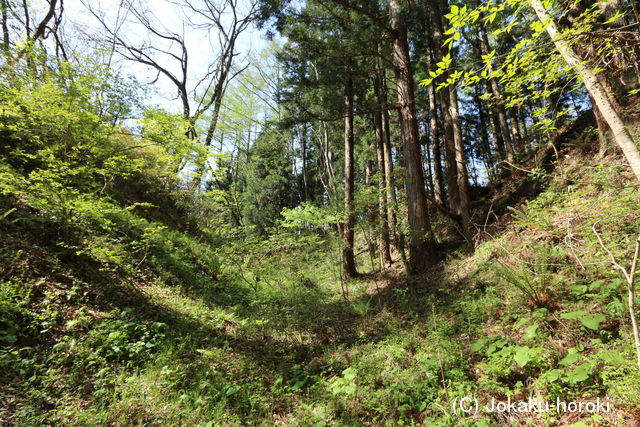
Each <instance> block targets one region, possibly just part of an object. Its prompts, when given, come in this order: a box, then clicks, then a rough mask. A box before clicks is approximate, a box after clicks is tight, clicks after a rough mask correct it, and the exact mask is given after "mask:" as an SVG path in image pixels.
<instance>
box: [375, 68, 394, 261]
mask: <svg viewBox="0 0 640 427" xmlns="http://www.w3.org/2000/svg"><path fill="white" fill-rule="evenodd" d="M377 85H378V82H377V81H376V82H375V83H374V92H375V93H376V95H378V92H379V88H376V87H377ZM377 98H378V97H377ZM378 99H379V98H378ZM379 108H381V106H380V107H379ZM373 121H374V127H375V130H376V159H377V162H378V176H379V179H378V214H379V217H380V268H381V269H383V270H384V269H386V268H387V267H389V266H390V265H391V250H390V240H389V218H388V212H387V194H386V190H385V187H386V182H387V179H386V174H385V167H384V129H383V125H382V111H380V110H379V109H377V111H376V112H375V113H374V114H373Z"/></svg>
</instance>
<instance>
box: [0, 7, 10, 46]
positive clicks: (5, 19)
mask: <svg viewBox="0 0 640 427" xmlns="http://www.w3.org/2000/svg"><path fill="white" fill-rule="evenodd" d="M0 13H2V18H1V19H2V45H3V48H4V50H7V51H8V50H9V48H10V47H11V41H10V40H9V2H8V1H7V0H0Z"/></svg>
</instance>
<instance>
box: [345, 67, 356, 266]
mask: <svg viewBox="0 0 640 427" xmlns="http://www.w3.org/2000/svg"><path fill="white" fill-rule="evenodd" d="M344 105H345V109H346V114H345V118H344V210H345V218H344V225H343V227H342V266H343V275H344V277H345V279H350V278H353V277H356V276H357V275H358V271H357V270H356V261H355V256H354V252H353V240H354V226H355V221H356V217H355V212H354V208H353V192H354V185H355V180H354V159H353V151H354V150H353V147H354V143H355V140H354V136H353V78H352V77H351V75H348V76H347V78H346V81H345V95H344Z"/></svg>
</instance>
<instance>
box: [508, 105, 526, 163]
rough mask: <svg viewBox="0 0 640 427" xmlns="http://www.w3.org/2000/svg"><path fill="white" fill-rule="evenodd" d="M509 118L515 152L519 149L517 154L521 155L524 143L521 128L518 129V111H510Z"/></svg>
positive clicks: (513, 108)
mask: <svg viewBox="0 0 640 427" xmlns="http://www.w3.org/2000/svg"><path fill="white" fill-rule="evenodd" d="M509 116H510V120H509V124H510V125H511V135H512V136H513V145H514V152H515V151H516V148H517V152H518V153H520V152H522V151H523V150H524V142H523V141H522V136H521V135H520V128H519V127H518V111H517V110H516V109H515V107H512V108H511V109H509Z"/></svg>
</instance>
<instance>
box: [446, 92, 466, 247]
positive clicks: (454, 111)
mask: <svg viewBox="0 0 640 427" xmlns="http://www.w3.org/2000/svg"><path fill="white" fill-rule="evenodd" d="M449 99H450V101H451V105H450V108H451V119H452V121H453V136H454V138H453V139H454V144H455V158H456V171H457V176H456V178H457V185H458V199H459V204H458V206H457V210H456V213H457V214H458V215H460V220H461V223H462V233H463V235H464V237H465V239H467V240H468V241H471V209H470V206H471V200H470V196H469V173H468V171H467V156H466V154H465V152H464V141H463V140H462V128H461V127H460V113H459V111H458V93H457V89H456V88H455V87H454V86H453V85H451V86H449Z"/></svg>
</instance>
